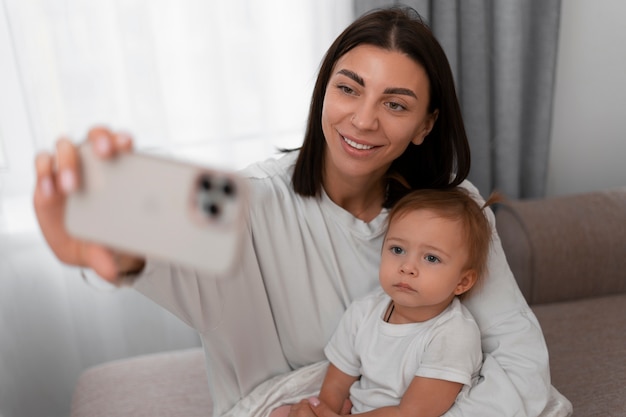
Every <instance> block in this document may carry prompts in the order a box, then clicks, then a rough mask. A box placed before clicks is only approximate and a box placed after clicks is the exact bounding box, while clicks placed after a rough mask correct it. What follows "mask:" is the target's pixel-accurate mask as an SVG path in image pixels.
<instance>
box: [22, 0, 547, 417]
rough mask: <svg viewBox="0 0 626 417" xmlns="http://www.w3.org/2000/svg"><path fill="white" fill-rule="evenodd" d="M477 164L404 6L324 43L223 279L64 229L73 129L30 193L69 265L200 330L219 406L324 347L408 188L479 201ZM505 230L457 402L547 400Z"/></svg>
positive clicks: (74, 160) (371, 269)
mask: <svg viewBox="0 0 626 417" xmlns="http://www.w3.org/2000/svg"><path fill="white" fill-rule="evenodd" d="M88 140H89V141H91V142H92V143H93V144H94V145H95V146H94V148H95V150H96V153H97V154H98V155H99V156H101V157H103V158H112V157H115V155H116V154H118V153H120V152H127V151H130V149H131V148H132V141H131V140H130V138H129V137H128V136H127V135H124V134H121V133H114V132H111V131H110V130H107V129H104V128H96V129H93V130H91V131H90V132H89V135H88ZM469 160H470V158H469V148H468V143H467V138H466V135H465V131H464V127H463V122H462V118H461V114H460V111H459V106H458V101H457V97H456V93H455V90H454V83H453V79H452V74H451V71H450V68H449V64H448V62H447V59H446V57H445V54H444V52H443V50H442V49H441V47H440V45H439V44H438V42H437V41H436V39H435V38H434V37H433V35H432V33H431V32H430V30H429V29H428V28H427V27H426V26H425V25H424V24H423V23H422V22H421V20H420V19H419V17H418V16H417V15H416V13H414V12H412V11H410V10H403V9H397V8H393V9H387V10H380V11H376V12H373V13H370V14H367V15H365V16H363V17H361V18H360V19H358V20H356V21H355V22H354V23H353V24H352V25H350V26H349V27H348V28H347V29H346V30H345V31H344V32H343V33H342V34H341V35H340V36H339V37H338V38H337V39H336V40H335V42H334V43H333V45H332V46H331V47H330V49H329V50H328V52H327V54H326V56H325V58H324V61H323V63H322V66H321V68H320V72H319V75H318V79H317V83H316V85H315V89H314V92H313V98H312V103H311V109H310V114H309V120H308V125H307V130H306V134H305V139H304V143H303V146H302V148H301V149H300V150H299V152H296V151H293V152H288V153H287V154H286V155H284V156H283V157H282V158H280V159H278V160H269V161H266V162H263V163H259V164H255V165H253V166H251V167H249V168H248V169H246V170H245V171H244V172H243V173H242V174H243V175H244V176H245V177H247V178H248V180H249V183H250V188H251V190H252V197H251V198H252V204H250V211H249V219H248V220H249V221H248V230H247V231H248V235H247V238H246V239H245V242H244V248H243V252H242V254H241V260H240V262H238V265H237V267H236V269H235V270H234V271H233V272H232V273H231V274H229V276H228V277H223V278H222V279H218V278H219V277H214V276H209V275H208V274H206V273H202V272H199V271H193V270H189V269H187V268H184V267H180V266H177V265H169V264H165V263H163V262H158V261H155V260H151V259H141V258H137V257H133V256H129V255H127V254H121V253H114V252H112V251H110V250H109V249H107V248H103V247H100V246H97V245H94V244H89V243H87V242H82V241H78V240H76V239H73V238H72V237H71V236H69V235H68V234H67V232H66V230H65V228H64V226H63V211H64V203H65V195H67V194H68V193H71V192H72V191H73V190H75V189H76V188H77V187H78V186H79V184H80V177H79V172H78V170H77V169H76V167H77V165H78V156H77V152H76V148H75V147H74V145H73V144H72V143H71V142H69V141H68V140H60V141H59V142H58V144H57V152H56V155H55V156H52V155H49V154H41V155H39V156H38V157H37V160H36V167H37V187H36V190H35V194H34V203H35V209H36V213H37V217H38V220H39V222H40V226H41V230H42V232H43V234H44V236H45V238H46V240H47V241H48V244H49V245H50V247H51V248H52V250H53V251H54V253H55V254H56V256H57V257H58V258H59V259H60V260H61V261H63V262H65V263H69V264H72V265H79V266H85V267H90V268H92V269H93V270H94V271H95V272H96V273H98V274H99V275H100V276H102V277H103V278H105V279H108V280H111V281H119V280H120V279H122V278H123V277H124V276H126V275H129V274H133V275H136V279H135V280H134V287H135V288H136V289H137V290H139V291H140V292H142V293H144V294H145V295H147V296H148V297H150V298H152V299H153V300H155V301H156V302H157V303H159V304H161V305H162V306H164V307H165V308H167V309H169V310H170V311H172V312H173V313H174V314H176V315H178V316H179V317H180V318H181V319H182V320H184V321H185V322H186V323H187V324H189V325H191V326H192V327H194V328H195V329H197V330H198V332H199V333H200V335H201V337H202V340H203V346H204V349H205V353H206V358H207V362H208V366H207V369H208V374H209V385H210V389H211V392H212V398H213V401H214V411H213V412H214V414H213V415H215V416H218V415H221V414H223V413H224V412H226V411H227V410H228V409H229V408H230V407H232V406H233V405H234V404H235V403H236V402H237V401H238V400H239V399H240V398H242V397H244V396H245V395H247V394H248V393H249V392H250V391H251V390H252V389H253V388H254V387H255V386H256V385H258V384H259V383H261V382H262V381H264V380H267V379H268V378H270V377H271V376H274V375H277V374H280V373H283V372H287V371H289V370H291V369H295V368H299V367H301V366H303V365H306V364H310V363H313V362H317V361H319V360H322V359H323V347H324V345H325V344H326V342H327V341H328V339H329V338H330V336H331V334H332V332H333V331H334V329H335V327H336V325H337V323H338V321H339V319H340V317H341V315H342V313H343V312H344V311H345V309H346V307H347V306H348V305H349V304H350V302H351V301H352V300H353V299H355V298H359V297H361V296H363V295H364V294H366V293H367V292H369V291H370V290H372V289H373V288H375V287H376V285H377V271H378V263H379V258H380V256H379V255H380V248H381V243H382V238H383V234H384V230H383V229H384V224H385V219H386V216H387V212H388V211H387V209H388V208H389V207H391V206H393V204H394V203H395V201H397V200H398V199H399V198H400V197H401V196H402V195H404V194H405V193H406V192H407V191H408V190H410V189H417V188H444V187H449V186H454V185H458V184H461V186H463V187H466V188H468V189H470V191H471V192H472V193H473V194H475V196H476V198H477V200H481V199H480V197H479V196H478V192H477V191H476V190H475V189H474V187H473V186H472V185H471V184H469V183H468V182H467V181H466V180H465V178H466V176H467V174H468V172H469ZM119 204H123V202H119ZM489 216H490V221H491V224H492V227H493V214H492V213H489ZM94 220H97V219H94ZM494 233H495V231H494ZM494 241H495V242H494V247H493V249H492V252H491V254H490V258H489V266H488V273H487V276H486V277H485V282H484V285H483V286H482V287H481V289H480V290H479V291H476V292H475V293H473V294H472V295H471V296H470V297H468V299H467V300H466V301H465V305H466V306H467V307H468V308H469V309H470V311H471V312H472V314H473V315H474V317H475V318H476V320H477V322H478V324H479V327H480V329H481V336H482V346H483V351H484V357H485V360H484V364H483V367H482V371H481V375H482V376H481V378H480V381H479V382H478V383H477V384H476V385H475V386H474V387H473V389H472V390H470V391H469V392H468V394H466V395H462V396H460V397H459V399H458V401H457V403H456V404H455V405H454V406H453V407H452V408H451V409H450V411H449V412H448V413H449V415H476V416H478V415H480V416H489V415H493V416H498V417H501V416H509V415H510V416H513V415H515V416H519V415H529V416H535V415H538V414H539V413H540V412H541V410H543V408H544V406H545V404H546V402H547V399H548V392H549V387H550V384H549V381H550V379H549V370H548V355H547V349H546V346H545V342H544V340H543V336H542V334H541V329H540V327H539V325H538V323H537V321H536V319H535V317H534V315H533V314H532V312H531V310H530V309H529V308H528V306H527V304H526V303H525V301H524V299H523V297H522V295H521V293H520V291H519V289H518V288H517V285H516V283H515V280H514V279H513V276H512V274H511V272H510V269H509V268H508V265H507V263H506V260H505V257H504V254H503V252H502V248H501V245H500V243H499V239H498V238H497V236H494Z"/></svg>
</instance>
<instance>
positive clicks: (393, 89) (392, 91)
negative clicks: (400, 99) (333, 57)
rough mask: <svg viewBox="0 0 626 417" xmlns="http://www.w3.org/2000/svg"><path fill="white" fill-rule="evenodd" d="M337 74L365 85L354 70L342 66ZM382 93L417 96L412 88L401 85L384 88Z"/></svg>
mask: <svg viewBox="0 0 626 417" xmlns="http://www.w3.org/2000/svg"><path fill="white" fill-rule="evenodd" d="M337 74H341V75H345V76H346V77H348V78H350V79H351V80H353V81H354V82H356V83H357V84H359V85H360V86H362V87H365V80H363V78H362V77H361V76H360V75H359V74H357V73H356V72H354V71H350V70H349V69H345V68H344V69H340V70H339V71H337ZM383 94H399V95H403V96H409V97H414V98H417V95H416V94H415V93H414V92H413V90H410V89H408V88H403V87H389V88H386V89H385V91H384V92H383Z"/></svg>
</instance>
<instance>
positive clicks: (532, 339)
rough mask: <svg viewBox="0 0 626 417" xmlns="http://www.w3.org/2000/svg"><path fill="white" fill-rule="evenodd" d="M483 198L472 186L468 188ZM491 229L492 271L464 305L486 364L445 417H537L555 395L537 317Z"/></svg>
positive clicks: (476, 195) (466, 185) (546, 352)
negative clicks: (476, 329)
mask: <svg viewBox="0 0 626 417" xmlns="http://www.w3.org/2000/svg"><path fill="white" fill-rule="evenodd" d="M463 186H465V187H466V188H468V189H469V191H470V192H472V193H473V194H474V195H475V198H476V200H477V201H479V203H480V202H481V201H482V198H481V197H480V196H479V194H478V191H477V190H476V188H475V187H473V186H472V185H471V184H469V183H468V182H465V183H464V184H463ZM485 210H486V211H487V216H488V218H489V222H490V224H491V227H492V238H493V240H492V245H491V251H490V254H489V261H488V272H487V275H486V276H485V278H484V280H483V282H482V283H481V284H480V285H479V286H478V287H477V288H476V289H475V291H474V290H473V291H474V292H472V293H471V295H470V296H468V298H467V299H466V300H464V304H465V306H466V307H467V308H468V309H469V310H470V311H471V313H472V314H473V316H474V318H475V319H476V322H477V323H478V326H479V328H480V331H481V339H482V348H483V353H484V362H483V366H482V368H481V372H480V378H479V381H478V383H477V384H476V385H474V386H473V387H472V389H471V390H468V391H467V392H465V393H462V395H460V396H459V398H458V399H457V402H456V404H455V406H454V407H452V408H451V409H450V410H449V411H448V413H447V414H446V416H466V417H467V416H476V417H479V416H480V417H487V416H494V417H506V416H516V417H518V416H519V417H522V416H528V417H536V416H539V415H540V414H541V412H542V411H543V410H544V408H545V406H546V404H547V402H548V398H549V395H550V369H549V362H548V349H547V346H546V343H545V340H544V337H543V333H542V331H541V327H540V325H539V322H538V321H537V318H536V317H535V315H534V314H533V312H532V311H531V309H530V307H529V306H528V304H527V303H526V301H525V299H524V297H523V295H522V293H521V291H520V290H519V287H518V286H517V283H516V281H515V279H514V277H513V274H512V272H511V269H510V268H509V266H508V263H507V261H506V257H505V255H504V251H503V249H502V244H501V242H500V238H499V237H498V234H497V231H496V228H495V216H494V215H493V212H492V211H491V210H490V209H489V208H487V209H485Z"/></svg>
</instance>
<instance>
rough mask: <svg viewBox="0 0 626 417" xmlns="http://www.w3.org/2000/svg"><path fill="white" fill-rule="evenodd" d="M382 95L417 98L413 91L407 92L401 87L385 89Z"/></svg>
mask: <svg viewBox="0 0 626 417" xmlns="http://www.w3.org/2000/svg"><path fill="white" fill-rule="evenodd" d="M383 93H384V94H400V95H403V96H410V97H414V98H417V95H416V94H415V93H414V92H413V90H409V89H408V88H402V87H390V88H385V91H384V92H383Z"/></svg>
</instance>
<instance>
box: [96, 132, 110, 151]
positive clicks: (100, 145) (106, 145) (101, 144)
mask: <svg viewBox="0 0 626 417" xmlns="http://www.w3.org/2000/svg"><path fill="white" fill-rule="evenodd" d="M95 146H96V150H97V151H98V153H99V154H100V155H108V154H109V153H110V152H111V142H109V139H108V138H107V137H106V136H99V137H98V138H96V145H95Z"/></svg>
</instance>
